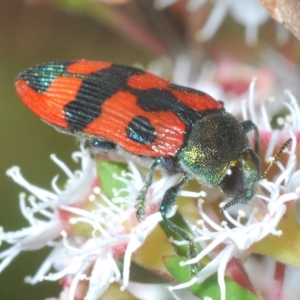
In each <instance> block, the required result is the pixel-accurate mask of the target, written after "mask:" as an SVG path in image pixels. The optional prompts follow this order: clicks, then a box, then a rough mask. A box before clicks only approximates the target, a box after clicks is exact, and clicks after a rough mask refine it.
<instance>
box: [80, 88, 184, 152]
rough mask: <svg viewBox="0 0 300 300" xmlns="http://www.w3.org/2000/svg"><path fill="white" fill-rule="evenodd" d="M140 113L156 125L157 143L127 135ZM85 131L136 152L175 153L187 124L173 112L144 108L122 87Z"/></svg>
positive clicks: (108, 100)
mask: <svg viewBox="0 0 300 300" xmlns="http://www.w3.org/2000/svg"><path fill="white" fill-rule="evenodd" d="M124 107H126V109H124ZM137 116H141V117H144V118H147V119H148V120H149V121H150V122H151V125H152V126H153V127H154V128H155V132H156V134H157V138H156V139H155V141H154V142H153V143H149V144H141V143H138V142H135V141H133V140H131V139H130V138H129V137H127V135H126V126H127V125H128V123H129V122H130V121H131V120H132V119H133V118H134V117H137ZM84 132H85V133H89V134H92V135H96V136H101V137H104V138H107V139H109V140H111V141H113V142H115V143H116V144H118V145H120V146H121V147H123V148H124V149H126V151H128V152H130V153H132V154H137V155H147V156H151V157H158V156H174V155H175V154H176V152H177V151H178V149H179V148H180V147H181V145H182V143H183V140H184V133H185V124H184V123H183V122H182V121H181V119H180V118H179V117H178V116H176V115H175V114H174V113H172V112H146V111H144V110H143V109H141V108H140V107H139V106H138V105H137V99H136V97H135V96H134V95H133V94H131V93H129V92H125V91H120V92H117V93H116V94H114V95H113V96H112V97H111V98H109V99H106V100H105V102H104V103H103V104H102V106H101V115H100V117H98V118H97V119H96V120H94V121H93V122H91V123H90V124H89V125H88V126H87V127H86V128H85V129H84Z"/></svg>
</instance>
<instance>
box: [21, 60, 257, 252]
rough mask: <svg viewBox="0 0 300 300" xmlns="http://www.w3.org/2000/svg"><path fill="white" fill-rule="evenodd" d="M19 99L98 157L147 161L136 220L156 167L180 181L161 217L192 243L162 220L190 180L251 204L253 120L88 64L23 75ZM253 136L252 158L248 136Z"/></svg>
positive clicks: (126, 70)
mask: <svg viewBox="0 0 300 300" xmlns="http://www.w3.org/2000/svg"><path fill="white" fill-rule="evenodd" d="M16 88H17V91H18V93H19V95H20V97H21V98H22V100H23V101H24V102H25V103H26V105H28V106H29V107H30V108H31V109H32V110H33V111H34V112H35V113H36V114H37V115H39V116H40V117H41V118H42V119H43V120H44V121H46V122H48V123H50V124H51V125H53V126H55V127H56V128H57V129H59V130H62V131H64V132H67V133H70V134H74V135H80V136H83V137H85V138H87V139H90V140H91V145H92V146H94V147H96V148H99V149H102V150H103V151H108V150H109V151H121V152H122V153H125V154H126V153H127V154H128V155H130V156H131V157H133V158H134V157H138V158H140V159H141V158H145V157H147V159H148V161H149V160H150V161H151V162H152V166H151V168H150V171H149V173H148V176H147V178H146V180H145V186H144V188H143V189H142V190H141V191H140V194H139V197H138V199H137V217H138V218H139V219H140V218H142V217H143V214H144V213H145V208H144V207H145V203H144V202H145V197H146V193H147V190H148V187H149V186H150V184H151V182H152V176H153V172H154V170H155V169H156V168H161V169H164V170H165V171H167V172H178V173H181V174H182V177H181V179H180V180H179V182H178V183H177V184H176V185H174V186H173V187H171V188H170V189H169V190H168V191H167V192H166V193H165V195H164V197H163V199H162V203H161V206H160V212H161V214H162V217H163V220H164V221H165V223H166V224H167V226H168V227H169V228H170V229H172V230H174V231H175V232H177V233H178V234H180V235H181V236H182V237H183V238H184V239H186V240H187V241H188V242H189V245H190V251H189V255H190V256H195V255H196V251H195V246H194V244H193V241H192V239H191V237H190V236H189V235H188V234H187V233H186V232H184V231H183V230H182V229H180V228H178V227H177V226H175V225H174V224H173V223H171V222H170V221H169V219H168V218H167V213H168V211H169V210H170V208H171V206H172V205H173V203H174V202H175V200H176V197H177V193H178V191H179V189H180V188H181V187H182V186H183V185H184V184H185V183H186V181H187V180H188V178H196V179H197V180H199V181H200V182H202V183H204V184H207V185H210V186H219V187H221V188H222V189H223V191H225V192H226V193H227V194H228V195H229V196H231V197H232V198H233V200H232V201H231V202H230V203H229V204H227V205H226V206H225V208H227V207H229V206H230V205H231V204H234V203H237V202H242V203H245V202H247V201H249V200H250V199H251V197H252V196H253V194H254V184H255V182H256V181H257V180H258V179H259V178H260V177H259V172H260V160H259V134H258V130H257V127H256V126H255V124H253V122H252V121H250V120H249V121H244V122H239V121H238V120H237V119H236V118H235V117H233V116H232V115H231V114H229V113H228V112H226V111H225V109H224V107H223V103H222V102H221V101H216V100H215V99H213V98H212V97H210V96H209V95H207V94H206V93H204V92H201V91H197V90H194V89H191V88H186V87H181V86H178V85H175V84H172V83H170V82H169V81H167V80H165V79H163V78H160V77H158V76H155V75H153V74H150V73H147V72H145V71H142V70H140V69H137V68H134V67H128V66H123V65H119V64H114V63H110V62H96V61H87V60H78V61H69V62H52V63H47V64H42V65H38V66H35V67H32V68H30V69H28V70H27V71H25V72H23V73H21V74H20V75H19V76H18V78H17V80H16ZM250 130H254V132H255V137H256V138H255V151H254V150H253V149H252V148H251V146H250V143H249V141H248V138H247V136H246V133H247V132H248V131H250Z"/></svg>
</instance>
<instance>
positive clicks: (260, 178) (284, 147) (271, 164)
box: [258, 139, 292, 180]
mask: <svg viewBox="0 0 300 300" xmlns="http://www.w3.org/2000/svg"><path fill="white" fill-rule="evenodd" d="M291 141H292V139H288V140H287V141H286V142H285V143H284V144H283V145H282V146H281V147H280V149H279V150H278V151H277V153H276V155H275V157H274V159H273V160H272V161H271V162H270V164H269V166H268V168H267V169H266V170H265V171H264V173H263V174H262V175H261V176H260V177H259V179H258V180H262V179H264V178H265V177H266V176H267V174H268V173H269V171H270V169H271V168H272V167H273V165H274V164H275V163H276V162H277V161H278V160H279V157H280V156H281V154H282V153H283V151H284V150H285V149H286V148H287V146H288V145H289V143H290V142H291Z"/></svg>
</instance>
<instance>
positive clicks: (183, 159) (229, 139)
mask: <svg viewBox="0 0 300 300" xmlns="http://www.w3.org/2000/svg"><path fill="white" fill-rule="evenodd" d="M178 158H179V163H180V166H181V168H182V169H183V171H184V172H185V173H187V174H188V175H189V176H191V177H193V178H196V179H197V180H199V181H200V182H202V183H204V184H206V185H209V186H219V187H220V188H221V189H222V190H223V191H224V192H225V193H226V194H228V196H230V197H233V198H234V200H235V203H236V202H243V203H245V202H247V201H249V200H250V199H251V197H252V196H253V193H254V184H255V182H256V181H257V180H258V178H259V174H260V160H259V157H258V155H257V154H256V153H255V152H254V151H253V150H252V148H251V146H250V143H249V140H248V138H247V136H246V133H245V131H244V128H243V126H242V125H241V124H240V123H239V121H238V120H237V119H236V118H235V117H234V116H232V115H231V114H229V113H227V112H226V111H219V112H212V113H208V114H207V115H204V116H202V117H200V119H199V120H198V121H197V122H196V123H194V124H193V126H192V129H191V132H190V134H189V138H188V140H187V142H186V144H185V146H184V147H183V148H182V149H181V150H180V151H179V153H178Z"/></svg>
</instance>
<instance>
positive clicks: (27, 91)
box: [16, 77, 82, 128]
mask: <svg viewBox="0 0 300 300" xmlns="http://www.w3.org/2000/svg"><path fill="white" fill-rule="evenodd" d="M81 82H82V80H81V79H80V78H74V77H69V78H66V77H56V78H55V79H54V80H53V81H52V83H51V85H50V86H49V87H48V89H47V90H46V91H45V92H44V93H42V94H40V93H38V92H37V91H35V90H34V89H32V88H31V87H30V86H29V85H28V84H27V83H26V81H25V80H23V79H19V80H18V81H17V82H16V89H17V91H18V94H19V95H20V97H21V99H22V100H23V101H24V103H25V104H26V105H27V106H28V107H29V108H30V109H31V110H33V111H34V112H35V113H36V114H37V115H38V116H39V117H40V118H42V119H43V120H45V121H47V122H49V123H51V124H53V125H56V126H60V127H62V128H68V124H67V122H66V121H65V112H64V106H65V105H66V104H68V103H69V102H70V101H72V100H73V99H74V98H75V96H76V94H77V91H78V89H79V88H80V85H81Z"/></svg>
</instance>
